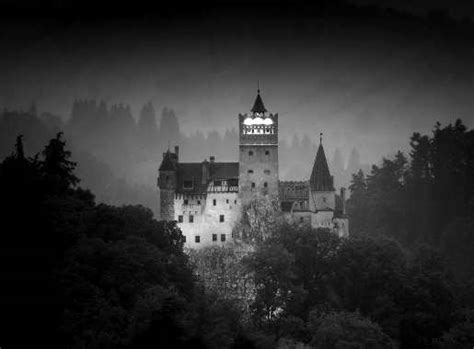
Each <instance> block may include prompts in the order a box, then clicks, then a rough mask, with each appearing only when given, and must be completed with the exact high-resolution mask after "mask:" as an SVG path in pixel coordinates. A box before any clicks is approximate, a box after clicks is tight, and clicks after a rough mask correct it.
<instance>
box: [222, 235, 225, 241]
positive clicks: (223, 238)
mask: <svg viewBox="0 0 474 349" xmlns="http://www.w3.org/2000/svg"><path fill="white" fill-rule="evenodd" d="M221 241H222V242H224V241H225V234H221Z"/></svg>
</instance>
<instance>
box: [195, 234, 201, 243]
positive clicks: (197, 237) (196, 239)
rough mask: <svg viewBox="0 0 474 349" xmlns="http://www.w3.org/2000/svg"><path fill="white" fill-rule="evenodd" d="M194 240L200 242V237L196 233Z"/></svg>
mask: <svg viewBox="0 0 474 349" xmlns="http://www.w3.org/2000/svg"><path fill="white" fill-rule="evenodd" d="M194 242H196V243H200V242H201V237H200V236H199V235H196V236H195V237H194Z"/></svg>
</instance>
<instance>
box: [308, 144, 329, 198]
mask: <svg viewBox="0 0 474 349" xmlns="http://www.w3.org/2000/svg"><path fill="white" fill-rule="evenodd" d="M309 185H310V187H311V190H313V191H334V181H333V178H332V176H331V174H330V173H329V166H328V162H327V160H326V155H325V154H324V148H323V145H322V143H320V144H319V148H318V152H317V154H316V160H315V161H314V165H313V171H312V172H311V177H310V179H309Z"/></svg>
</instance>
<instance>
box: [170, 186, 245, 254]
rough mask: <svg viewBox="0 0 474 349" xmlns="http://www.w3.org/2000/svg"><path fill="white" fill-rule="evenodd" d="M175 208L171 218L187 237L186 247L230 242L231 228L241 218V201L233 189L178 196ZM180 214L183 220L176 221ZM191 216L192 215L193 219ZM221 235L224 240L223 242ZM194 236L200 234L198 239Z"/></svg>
mask: <svg viewBox="0 0 474 349" xmlns="http://www.w3.org/2000/svg"><path fill="white" fill-rule="evenodd" d="M185 200H187V203H185ZM214 203H215V205H214ZM174 211H175V218H174V219H175V220H177V221H178V226H179V227H180V228H181V230H182V232H183V235H184V236H185V237H186V244H185V246H186V247H189V248H201V247H205V246H222V245H226V244H228V243H230V242H232V229H233V227H234V225H235V223H236V222H237V220H238V219H239V217H240V201H239V199H238V193H236V192H230V193H229V192H227V193H225V192H222V193H219V192H217V193H208V194H207V195H206V196H205V195H202V196H201V195H199V196H195V195H194V196H187V195H177V196H176V198H175V200H174ZM221 215H222V216H223V219H224V221H223V222H221ZM179 216H182V220H183V222H179ZM190 216H193V221H192V222H190ZM213 234H215V237H216V239H217V240H216V241H214V240H213ZM223 235H224V239H225V241H222V236H223ZM196 237H199V242H197V240H196Z"/></svg>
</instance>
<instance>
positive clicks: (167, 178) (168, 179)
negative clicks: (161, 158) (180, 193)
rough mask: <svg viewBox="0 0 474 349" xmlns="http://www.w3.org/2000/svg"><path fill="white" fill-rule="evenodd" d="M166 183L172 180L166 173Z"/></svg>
mask: <svg viewBox="0 0 474 349" xmlns="http://www.w3.org/2000/svg"><path fill="white" fill-rule="evenodd" d="M165 178H166V183H168V182H169V181H170V176H168V175H166V177H165Z"/></svg>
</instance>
